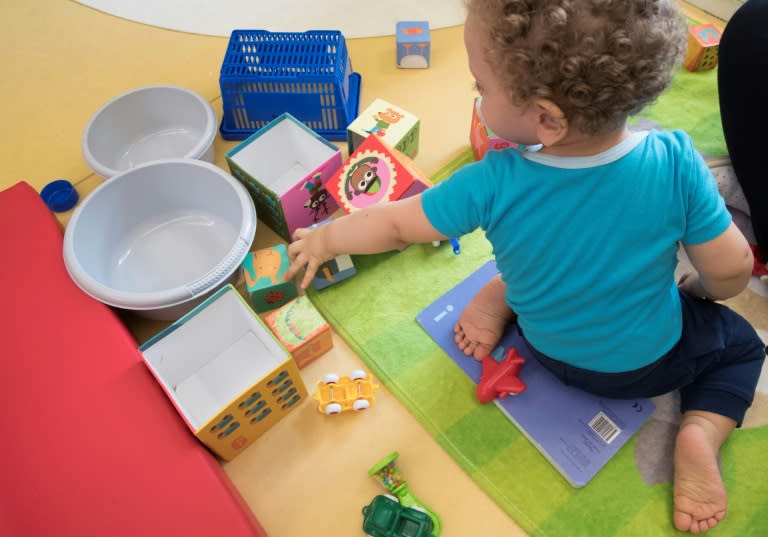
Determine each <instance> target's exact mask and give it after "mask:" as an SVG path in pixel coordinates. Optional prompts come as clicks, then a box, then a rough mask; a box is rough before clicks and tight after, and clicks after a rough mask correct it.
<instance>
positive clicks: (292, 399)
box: [139, 285, 307, 460]
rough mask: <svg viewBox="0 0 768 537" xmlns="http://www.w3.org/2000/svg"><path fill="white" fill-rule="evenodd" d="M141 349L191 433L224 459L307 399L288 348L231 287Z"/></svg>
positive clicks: (238, 450) (222, 289) (217, 293)
mask: <svg viewBox="0 0 768 537" xmlns="http://www.w3.org/2000/svg"><path fill="white" fill-rule="evenodd" d="M139 350H140V351H141V353H142V354H143V356H144V362H145V364H146V365H147V367H148V368H149V370H150V371H151V372H152V374H153V375H154V376H155V378H156V379H157V381H158V382H159V383H160V385H161V386H162V388H163V390H165V393H166V394H167V395H168V397H169V398H170V400H171V402H172V403H173V405H174V406H175V407H176V409H177V410H178V412H179V414H180V415H181V417H182V418H183V419H184V421H185V422H186V424H187V426H188V427H189V429H190V430H191V431H192V433H193V434H194V435H195V436H196V437H197V438H198V439H200V441H201V442H203V443H204V444H205V445H206V446H208V447H209V448H210V449H211V450H212V451H213V452H214V453H216V454H217V455H218V456H219V457H221V458H222V459H224V460H231V459H233V458H234V457H235V456H236V455H237V454H239V453H240V452H241V451H242V450H243V449H244V448H245V447H247V446H248V445H250V444H251V442H253V441H254V440H256V439H257V438H258V437H259V436H261V435H262V434H264V433H265V432H266V431H267V430H268V429H269V428H270V427H272V426H273V425H274V424H276V423H277V422H278V421H280V420H281V419H282V418H283V417H284V416H285V415H286V414H287V413H288V412H290V411H291V410H293V409H294V408H296V407H297V406H298V404H299V403H300V402H301V401H303V400H304V399H306V398H307V389H306V387H305V386H304V383H303V381H302V380H301V376H300V375H299V370H298V367H297V366H296V363H295V362H294V361H293V360H292V359H291V355H290V354H289V352H288V350H287V349H286V348H285V347H284V346H283V345H282V344H281V343H280V342H279V341H278V340H277V338H275V336H274V334H273V333H272V332H271V330H270V329H269V328H268V327H267V326H266V324H264V322H263V321H262V320H261V319H260V318H259V317H258V316H257V315H256V314H255V313H254V312H253V310H252V309H251V308H250V307H249V306H248V304H247V303H246V301H245V300H244V299H243V297H242V296H240V294H239V293H238V292H237V291H236V290H235V288H234V287H232V286H231V285H227V286H225V287H222V288H221V289H220V290H219V291H217V292H216V293H214V294H213V295H211V296H210V297H209V298H208V299H206V300H205V301H204V302H202V303H201V304H200V305H199V306H197V307H196V308H195V309H193V310H192V311H190V312H189V313H187V314H186V315H185V316H183V317H182V318H181V319H179V320H178V321H176V322H175V323H173V324H171V325H170V326H169V327H168V328H166V329H165V330H163V331H162V332H160V333H159V334H157V335H156V336H155V337H153V338H151V339H150V340H149V341H147V342H146V343H144V344H143V345H141V347H139Z"/></svg>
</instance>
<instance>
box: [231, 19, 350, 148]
mask: <svg viewBox="0 0 768 537" xmlns="http://www.w3.org/2000/svg"><path fill="white" fill-rule="evenodd" d="M360 82H361V80H360V75H359V74H358V73H354V72H352V62H351V61H350V58H349V53H348V52H347V44H346V41H345V40H344V36H343V35H341V32H339V31H335V30H328V31H322V30H311V31H308V32H303V33H302V32H269V31H266V30H234V31H233V32H232V35H231V36H230V38H229V45H228V46H227V53H226V55H225V56H224V62H223V63H222V65H221V71H220V73H219V86H220V87H221V97H222V101H223V108H224V113H223V118H222V121H221V128H220V131H221V135H222V136H223V137H224V138H226V139H227V140H243V139H245V138H247V137H248V136H250V135H251V134H253V133H254V132H256V131H257V130H259V129H260V128H262V127H264V126H265V125H267V124H268V123H269V122H270V121H272V120H273V119H275V118H276V117H278V116H280V115H281V114H283V113H285V112H288V113H289V114H291V115H292V116H294V117H295V118H297V119H299V120H300V121H302V122H303V123H304V124H305V125H306V126H307V127H309V128H310V129H312V130H314V131H315V132H317V133H318V134H320V135H321V136H323V137H324V138H327V139H328V140H346V139H347V125H349V123H351V122H352V121H353V120H354V119H355V118H356V117H357V114H358V107H359V104H360Z"/></svg>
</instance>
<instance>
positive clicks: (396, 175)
mask: <svg viewBox="0 0 768 537" xmlns="http://www.w3.org/2000/svg"><path fill="white" fill-rule="evenodd" d="M420 175H421V172H420V171H419V170H417V169H416V168H415V167H413V166H412V161H411V160H410V159H408V158H403V157H402V155H401V154H400V152H399V151H397V150H393V149H392V148H390V147H389V146H388V145H386V144H385V143H384V142H383V141H382V140H381V139H380V138H379V137H378V136H376V135H373V134H372V135H370V136H369V137H368V138H366V139H365V141H364V142H363V143H362V144H360V147H358V148H357V149H356V150H355V151H354V152H353V153H352V154H351V155H350V156H349V158H348V159H347V160H346V161H345V162H344V165H343V166H342V167H341V169H339V170H338V172H337V173H336V174H335V175H334V176H333V177H332V178H331V179H330V180H329V181H328V184H327V185H326V188H327V190H328V193H329V194H330V195H331V196H332V197H333V198H334V199H335V200H336V203H337V204H338V205H339V207H341V209H342V210H343V211H344V212H345V213H352V212H354V211H357V210H359V209H366V208H368V207H371V206H373V205H378V204H380V203H385V202H388V201H394V200H398V199H400V198H401V197H402V196H403V194H404V193H405V192H406V191H408V189H409V188H410V187H411V185H412V184H413V181H414V180H415V179H416V178H417V177H419V176H420Z"/></svg>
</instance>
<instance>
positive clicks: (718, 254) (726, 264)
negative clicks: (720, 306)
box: [680, 223, 752, 300]
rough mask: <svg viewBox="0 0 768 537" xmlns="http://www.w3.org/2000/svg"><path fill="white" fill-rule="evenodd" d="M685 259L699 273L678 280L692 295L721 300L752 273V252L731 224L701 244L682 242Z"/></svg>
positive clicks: (742, 286) (737, 291)
mask: <svg viewBox="0 0 768 537" xmlns="http://www.w3.org/2000/svg"><path fill="white" fill-rule="evenodd" d="M683 247H684V248H685V252H686V254H688V259H690V261H691V264H692V265H693V267H694V268H695V269H696V271H697V273H698V274H691V275H689V276H687V277H685V278H684V279H683V280H681V282H680V288H681V289H682V290H683V291H685V292H687V293H688V294H690V295H693V296H699V297H703V298H710V299H712V300H724V299H726V298H730V297H732V296H735V295H737V294H739V293H740V292H741V291H742V290H743V289H744V288H745V287H746V286H747V283H748V282H749V278H750V276H751V275H752V251H751V250H750V249H749V244H747V240H746V239H745V238H744V235H742V234H741V231H739V228H737V227H736V226H735V225H734V224H733V223H731V225H730V226H729V227H728V229H726V230H725V231H724V232H723V233H721V234H720V235H718V236H717V237H715V238H714V239H712V240H711V241H707V242H704V243H702V244H684V245H683Z"/></svg>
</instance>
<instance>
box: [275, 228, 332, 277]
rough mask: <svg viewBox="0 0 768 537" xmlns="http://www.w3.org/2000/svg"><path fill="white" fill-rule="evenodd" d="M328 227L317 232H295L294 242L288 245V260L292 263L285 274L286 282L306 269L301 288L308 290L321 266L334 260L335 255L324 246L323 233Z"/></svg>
mask: <svg viewBox="0 0 768 537" xmlns="http://www.w3.org/2000/svg"><path fill="white" fill-rule="evenodd" d="M327 227H328V226H323V227H321V228H318V229H315V230H310V229H306V228H299V229H297V230H296V231H294V233H293V242H292V243H291V244H289V245H288V259H290V261H291V266H290V267H288V271H287V272H286V273H285V279H286V280H290V279H291V278H293V277H294V276H296V274H298V273H299V272H301V270H302V269H304V276H303V277H302V279H301V283H300V284H299V286H300V287H301V288H302V289H306V288H307V287H309V284H310V283H311V282H312V278H314V277H315V273H316V272H317V269H318V268H319V267H320V265H322V264H323V263H325V262H326V261H328V260H329V259H333V257H334V255H333V254H332V253H330V252H328V251H327V250H326V248H325V246H324V244H325V241H324V240H323V235H324V233H323V232H324V231H326V228H327Z"/></svg>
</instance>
